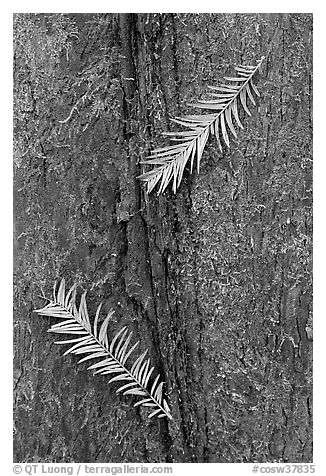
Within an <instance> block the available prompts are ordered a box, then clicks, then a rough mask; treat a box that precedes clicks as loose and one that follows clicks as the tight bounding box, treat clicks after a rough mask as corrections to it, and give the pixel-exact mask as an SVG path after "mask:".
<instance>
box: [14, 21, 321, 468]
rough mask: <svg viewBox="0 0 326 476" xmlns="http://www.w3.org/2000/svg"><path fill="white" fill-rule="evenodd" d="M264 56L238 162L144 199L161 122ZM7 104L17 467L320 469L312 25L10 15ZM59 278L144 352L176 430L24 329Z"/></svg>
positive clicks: (32, 326)
mask: <svg viewBox="0 0 326 476" xmlns="http://www.w3.org/2000/svg"><path fill="white" fill-rule="evenodd" d="M75 30H78V32H79V33H78V39H77V38H76V37H75V36H74V31H75ZM262 55H265V56H266V55H268V56H267V59H266V60H265V62H264V64H263V68H262V72H261V74H260V76H259V79H258V82H257V85H258V88H259V90H260V92H261V98H260V100H259V104H258V106H257V107H256V108H253V109H252V112H253V114H252V117H251V118H245V119H244V130H243V131H241V132H240V133H239V136H238V139H237V140H233V141H232V143H231V148H230V150H225V152H224V154H223V156H222V155H221V154H220V153H219V152H218V149H217V146H216V144H215V143H214V141H213V140H212V141H211V142H209V144H208V147H207V150H206V152H205V154H204V158H203V161H202V170H201V173H200V174H199V175H197V174H196V173H194V174H193V175H191V176H190V174H189V173H186V174H185V177H184V180H183V183H182V185H181V187H180V190H179V191H178V193H177V194H176V195H173V194H172V193H171V192H170V191H167V192H166V193H165V194H164V195H163V196H160V197H157V196H156V195H155V193H153V194H152V195H151V196H149V197H147V196H146V194H145V193H144V191H143V189H142V187H141V186H140V183H139V181H138V180H137V178H136V176H137V175H139V173H140V166H139V164H138V161H139V159H143V158H145V157H146V155H147V154H148V153H149V151H150V150H151V149H152V148H153V147H154V146H160V145H164V144H165V142H164V140H163V139H162V138H161V137H160V133H161V131H162V130H166V129H168V128H169V127H170V124H169V121H168V118H169V116H173V115H176V114H180V113H184V112H189V111H190V109H191V108H190V107H189V106H188V105H187V103H189V102H191V101H192V100H194V99H196V98H198V97H199V96H200V94H201V93H202V92H203V91H204V89H205V87H206V85H208V84H214V83H217V82H218V81H220V80H221V79H222V77H223V75H224V74H225V73H229V72H230V71H231V68H232V66H233V65H236V64H240V63H244V64H246V63H247V64H255V61H256V60H257V59H259V58H260V57H261V56H262ZM15 100H16V103H15V113H16V122H15V157H16V165H15V191H14V202H15V225H16V227H15V321H14V339H15V359H14V392H15V393H14V395H15V411H14V414H15V437H14V438H15V441H14V459H15V461H17V462H24V461H28V462H40V461H42V462H70V461H74V462H273V461H278V462H308V461H312V395H311V391H312V373H311V363H312V346H311V344H312V342H311V332H312V331H311V329H312V323H311V292H312V291H311V234H312V223H311V221H312V219H311V205H312V198H311V196H312V194H311V187H312V120H311V116H312V17H311V16H310V15H306V14H280V15H277V14H257V15H256V14H227V15H225V14H212V15H210V14H200V15H195V14H163V15H159V14H121V15H111V14H109V15H103V14H102V15H95V14H93V15H91V14H89V15H88V14H87V15H86V14H85V15H82V14H79V15H63V16H60V15H48V16H46V15H27V14H26V15H16V17H15ZM74 107H75V108H74ZM66 119H67V120H66ZM64 120H66V121H65V122H63V123H60V122H59V121H64ZM62 276H64V277H65V278H66V280H67V281H68V282H69V283H70V284H72V283H73V282H78V283H80V285H81V287H82V288H84V289H86V288H88V289H89V293H88V296H89V297H88V299H89V301H88V302H89V307H90V309H91V311H94V309H95V307H96V305H97V304H99V302H100V301H101V300H104V310H109V309H110V308H113V309H115V311H116V312H115V321H114V322H113V324H112V328H111V331H112V332H114V331H115V330H116V329H118V328H119V327H121V326H122V325H125V324H127V325H128V327H129V328H130V329H131V330H133V331H134V333H135V339H137V338H139V339H140V340H141V343H142V346H143V347H149V349H150V355H151V357H152V359H153V361H154V362H155V365H156V368H157V370H158V371H159V372H160V373H161V375H162V376H163V378H164V380H165V382H166V388H167V394H168V400H169V404H170V407H171V409H172V413H173V417H174V420H173V421H172V422H167V421H162V420H160V421H159V420H153V421H152V420H148V419H147V416H146V415H147V412H146V411H144V410H143V409H139V407H138V408H133V405H132V404H133V402H134V400H133V399H132V398H131V397H130V398H128V397H125V398H123V397H120V396H117V395H116V394H115V390H116V387H115V385H114V384H112V385H109V386H108V385H107V378H106V377H105V376H102V377H100V376H95V377H93V376H92V374H91V372H89V371H87V370H86V365H83V364H82V365H80V366H78V367H77V365H76V357H75V356H67V357H62V354H63V352H62V347H61V346H60V347H59V346H55V345H54V344H53V342H54V340H55V339H54V338H53V335H51V334H47V333H46V331H47V329H48V328H49V326H50V321H51V323H53V320H50V319H46V318H41V317H39V316H37V315H36V314H34V313H33V312H32V311H33V309H35V308H38V307H40V306H41V305H43V304H44V301H43V300H41V299H40V298H39V295H40V294H41V291H44V293H45V295H47V296H49V295H50V293H51V289H52V285H53V282H54V281H55V279H57V278H59V277H62Z"/></svg>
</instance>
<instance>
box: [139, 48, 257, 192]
mask: <svg viewBox="0 0 326 476" xmlns="http://www.w3.org/2000/svg"><path fill="white" fill-rule="evenodd" d="M263 60H264V56H263V57H262V58H261V59H260V60H259V61H258V62H257V65H256V66H243V65H241V66H237V67H235V70H236V72H237V76H235V77H229V76H226V77H224V80H225V81H226V82H225V83H222V84H221V85H219V86H208V88H209V90H210V91H209V94H210V95H211V96H212V99H210V100H207V101H204V100H199V101H198V102H197V103H195V104H193V106H194V107H197V108H200V109H207V110H209V111H210V112H209V113H208V114H204V115H186V116H182V117H176V118H174V119H171V121H172V122H175V123H176V124H178V125H181V126H183V127H185V128H186V129H187V130H186V131H177V132H164V133H163V135H164V136H168V137H170V139H171V140H172V141H174V142H176V144H173V145H169V146H167V147H162V148H159V149H155V150H153V152H152V154H151V155H150V156H149V157H148V158H147V159H148V160H146V161H143V162H141V164H143V165H145V166H146V165H152V166H154V168H152V170H149V171H147V172H144V173H143V174H141V175H140V176H139V177H138V178H139V179H140V180H142V181H143V182H145V183H146V185H147V193H150V192H151V191H152V190H153V189H154V187H155V186H156V185H157V184H158V183H159V182H160V186H159V189H158V192H157V194H158V195H159V194H160V193H163V192H164V190H165V189H166V187H167V186H168V184H169V183H170V182H171V181H173V185H172V188H173V192H174V193H176V191H177V188H178V187H179V186H180V183H181V180H182V177H183V173H184V169H185V166H186V164H187V163H188V161H189V160H190V173H192V170H193V165H194V162H195V160H196V161H197V171H198V172H199V168H200V161H201V159H202V155H203V152H204V149H205V146H206V143H207V140H208V137H209V135H210V134H212V135H213V136H215V138H216V141H217V144H218V147H219V149H220V151H221V152H222V141H223V142H224V143H225V144H226V146H227V147H230V139H229V132H231V133H232V135H233V136H234V137H235V138H236V137H237V132H236V129H235V127H234V124H233V120H235V123H236V124H237V125H238V126H239V127H240V129H243V125H242V123H241V121H240V118H239V108H243V110H244V111H245V112H246V114H248V115H249V116H251V113H250V111H249V109H248V104H247V98H249V100H250V102H252V104H253V105H255V104H256V102H255V99H254V95H256V96H260V94H259V91H258V89H257V87H256V85H255V84H254V82H253V76H254V75H255V74H256V72H257V71H258V69H259V67H260V65H261V63H262V62H263Z"/></svg>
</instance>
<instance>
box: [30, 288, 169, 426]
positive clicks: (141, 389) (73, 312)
mask: <svg viewBox="0 0 326 476" xmlns="http://www.w3.org/2000/svg"><path fill="white" fill-rule="evenodd" d="M56 288H57V286H56V284H55V285H54V289H53V299H52V300H51V301H50V302H49V304H47V305H46V306H45V307H43V308H42V309H38V310H36V311H35V312H37V313H38V314H40V315H43V316H49V317H55V318H59V319H63V322H60V323H59V324H54V325H52V327H51V328H50V329H49V331H48V332H54V333H56V334H70V335H76V336H77V335H78V336H81V337H76V338H73V339H69V340H64V341H58V342H55V343H56V344H60V345H62V344H73V345H72V347H70V348H69V349H68V350H67V351H66V352H65V353H64V355H67V354H70V353H71V354H76V355H82V354H86V356H85V357H83V358H82V359H80V360H79V362H78V363H82V362H86V361H88V360H91V359H98V362H96V363H94V364H92V365H91V366H90V367H88V368H89V369H90V370H94V374H101V375H107V374H116V375H115V376H114V377H112V378H111V379H110V380H109V383H110V382H117V381H123V382H124V383H123V385H122V386H121V387H119V388H118V390H117V391H116V393H120V392H122V393H123V395H136V396H138V397H141V400H139V401H137V402H136V403H135V404H134V406H135V407H137V406H139V405H142V406H144V407H150V408H151V410H153V411H152V413H150V415H149V416H148V418H152V417H153V416H157V417H158V418H162V417H168V418H170V419H172V416H171V411H170V408H169V406H168V404H167V402H166V399H165V398H164V397H163V382H162V381H161V380H160V375H157V376H156V377H155V379H153V378H152V374H153V371H154V367H151V365H150V359H149V358H148V359H145V357H146V354H147V352H148V351H147V350H145V352H143V353H142V354H141V355H140V356H139V357H137V358H136V359H134V360H133V363H132V364H131V363H130V362H129V361H130V360H131V359H132V354H133V352H134V350H135V349H136V347H137V346H138V344H139V341H138V342H136V343H135V344H134V345H133V346H132V347H130V341H131V337H132V332H129V331H128V329H127V327H126V326H124V327H122V329H120V330H119V331H118V332H117V333H116V334H115V336H114V337H113V339H112V340H111V342H109V338H108V324H109V321H110V319H111V317H112V315H113V314H114V312H113V311H110V312H109V313H108V315H107V316H106V318H105V320H104V321H103V323H102V324H101V326H100V327H99V319H100V312H101V307H102V303H101V304H100V305H99V306H98V308H97V310H96V314H95V318H94V323H93V325H91V323H90V319H89V315H88V310H87V304H86V291H85V292H84V293H83V294H82V296H81V298H80V303H79V306H78V307H77V303H76V285H74V286H72V287H71V288H70V289H69V291H68V292H67V293H66V289H65V280H64V279H62V281H61V283H60V285H59V288H58V290H56ZM126 382H127V383H126Z"/></svg>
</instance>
